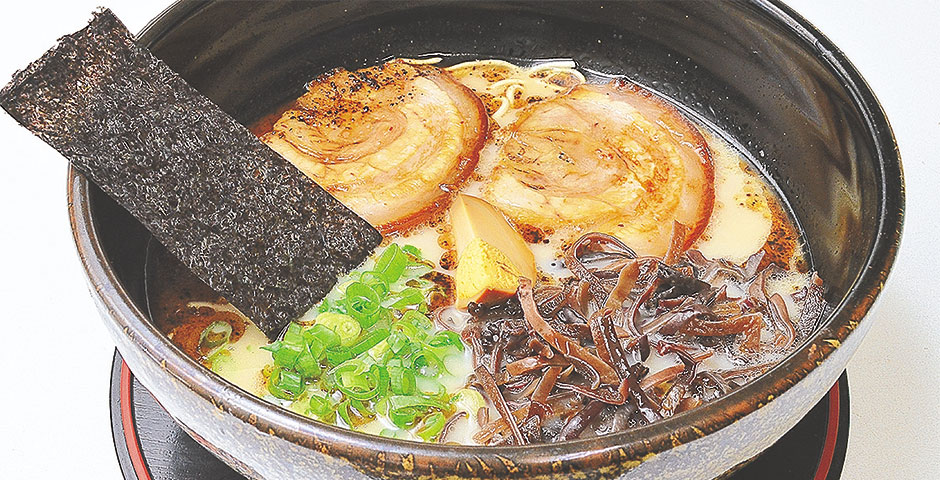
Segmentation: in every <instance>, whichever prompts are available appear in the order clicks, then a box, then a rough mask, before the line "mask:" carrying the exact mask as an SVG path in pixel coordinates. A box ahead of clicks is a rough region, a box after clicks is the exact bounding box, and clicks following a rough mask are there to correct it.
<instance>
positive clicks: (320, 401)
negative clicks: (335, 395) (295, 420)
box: [308, 393, 333, 418]
mask: <svg viewBox="0 0 940 480" xmlns="http://www.w3.org/2000/svg"><path fill="white" fill-rule="evenodd" d="M308 411H309V412H310V414H312V415H315V416H316V417H318V418H323V417H325V416H327V415H329V414H330V413H332V412H333V405H332V403H331V402H330V400H329V399H328V398H326V397H325V396H324V397H321V396H320V395H317V394H315V393H314V394H311V395H310V409H309V410H308Z"/></svg>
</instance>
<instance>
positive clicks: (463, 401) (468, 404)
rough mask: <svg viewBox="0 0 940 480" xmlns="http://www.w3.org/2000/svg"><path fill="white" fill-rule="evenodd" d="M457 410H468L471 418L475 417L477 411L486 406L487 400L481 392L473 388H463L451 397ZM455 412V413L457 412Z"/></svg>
mask: <svg viewBox="0 0 940 480" xmlns="http://www.w3.org/2000/svg"><path fill="white" fill-rule="evenodd" d="M451 402H452V403H453V404H454V407H455V408H456V412H467V415H470V418H475V417H476V415H477V412H479V411H480V409H481V408H483V407H485V406H486V400H485V399H484V398H483V395H482V394H480V392H478V391H476V390H474V389H472V388H461V389H460V390H457V393H455V394H454V396H453V397H451ZM456 412H455V413H456Z"/></svg>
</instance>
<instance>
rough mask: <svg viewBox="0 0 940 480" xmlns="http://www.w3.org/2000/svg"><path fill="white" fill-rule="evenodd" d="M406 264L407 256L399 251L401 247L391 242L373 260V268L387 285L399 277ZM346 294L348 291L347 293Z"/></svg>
mask: <svg viewBox="0 0 940 480" xmlns="http://www.w3.org/2000/svg"><path fill="white" fill-rule="evenodd" d="M407 265H408V257H407V256H406V255H405V254H404V253H403V252H402V251H401V248H400V247H399V246H398V245H397V244H395V243H393V244H391V245H389V246H388V248H386V249H385V251H384V252H382V255H381V256H380V257H379V259H378V260H376V262H375V268H374V269H373V270H374V271H375V273H376V274H377V275H380V276H381V277H382V278H383V279H384V280H385V281H386V282H387V283H388V284H389V285H391V284H393V283H395V282H397V281H398V279H399V278H401V274H402V272H404V271H405V267H406V266H407ZM347 295H348V293H347Z"/></svg>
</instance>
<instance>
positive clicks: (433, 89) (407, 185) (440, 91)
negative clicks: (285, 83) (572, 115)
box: [262, 61, 487, 233]
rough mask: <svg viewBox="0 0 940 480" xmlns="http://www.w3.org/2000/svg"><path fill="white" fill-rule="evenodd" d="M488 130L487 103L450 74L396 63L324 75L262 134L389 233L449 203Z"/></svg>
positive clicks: (273, 145)
mask: <svg viewBox="0 0 940 480" xmlns="http://www.w3.org/2000/svg"><path fill="white" fill-rule="evenodd" d="M486 132H487V116H486V113H485V110H484V108H483V105H482V103H481V102H480V100H479V99H478V98H477V96H476V95H474V94H473V92H471V91H470V90H469V89H468V88H466V87H464V86H463V85H461V84H460V83H459V82H457V81H456V80H454V79H453V78H452V77H451V75H450V74H449V73H447V72H446V71H444V70H441V69H440V68H437V67H434V66H430V65H412V64H408V63H405V62H402V61H390V62H387V63H385V64H382V65H377V66H374V67H369V68H364V69H361V70H356V71H353V72H350V71H347V70H343V69H337V70H334V71H333V72H331V73H329V74H325V75H322V76H320V77H318V78H317V79H315V80H314V81H313V82H311V83H310V84H309V85H308V91H307V93H306V94H304V95H303V96H302V97H300V98H299V99H298V100H297V102H296V103H295V104H294V105H293V106H292V107H291V108H290V109H288V110H287V111H285V112H284V114H283V115H282V116H281V118H280V119H279V120H278V121H277V122H275V124H274V126H273V129H272V131H271V132H269V133H267V134H265V135H264V136H263V137H262V140H263V141H264V142H265V143H267V144H268V145H269V146H270V147H271V148H273V149H274V150H276V151H277V152H278V153H280V154H281V155H283V156H284V157H285V158H287V159H288V160H290V161H291V162H292V163H293V164H294V165H295V166H297V168H299V169H300V170H301V171H303V172H304V173H305V174H307V175H308V176H309V177H310V178H312V179H313V180H315V181H316V182H317V183H318V184H320V185H321V186H322V187H323V188H325V189H326V190H328V191H329V192H330V193H332V194H333V195H335V196H336V197H337V198H338V199H339V200H340V201H342V202H343V203H344V204H346V205H347V206H348V207H349V208H351V209H352V210H353V211H355V212H356V213H358V214H360V215H362V216H363V217H364V218H365V219H366V220H368V221H369V222H370V223H372V224H373V225H375V226H376V227H377V228H379V230H380V231H382V233H391V232H396V231H402V230H406V229H408V228H411V227H413V226H415V225H418V224H420V223H422V222H423V221H424V220H426V219H427V218H429V217H430V216H431V215H433V214H435V213H437V212H440V211H441V210H442V209H443V208H445V207H446V206H447V205H448V203H449V201H450V199H451V198H452V196H453V194H454V193H455V192H456V190H457V188H459V185H460V184H461V183H462V182H463V181H465V180H466V179H467V177H468V176H469V175H470V173H472V171H473V169H474V167H475V166H476V162H477V159H478V154H479V151H480V148H481V147H482V146H483V143H484V140H485V138H486Z"/></svg>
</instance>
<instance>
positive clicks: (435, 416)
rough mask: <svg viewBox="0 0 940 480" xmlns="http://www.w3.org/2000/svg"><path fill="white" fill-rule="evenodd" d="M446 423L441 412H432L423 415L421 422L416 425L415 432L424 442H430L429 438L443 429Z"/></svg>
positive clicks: (435, 435)
mask: <svg viewBox="0 0 940 480" xmlns="http://www.w3.org/2000/svg"><path fill="white" fill-rule="evenodd" d="M446 423H447V419H446V418H445V417H444V414H443V413H441V412H434V413H432V414H430V415H428V416H427V417H424V421H422V422H421V426H419V427H418V431H417V432H415V433H416V434H417V435H418V436H419V437H421V438H422V439H423V440H424V441H425V442H430V441H431V439H433V438H435V437H437V436H438V434H440V433H441V431H442V430H444V425H445V424H446Z"/></svg>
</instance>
